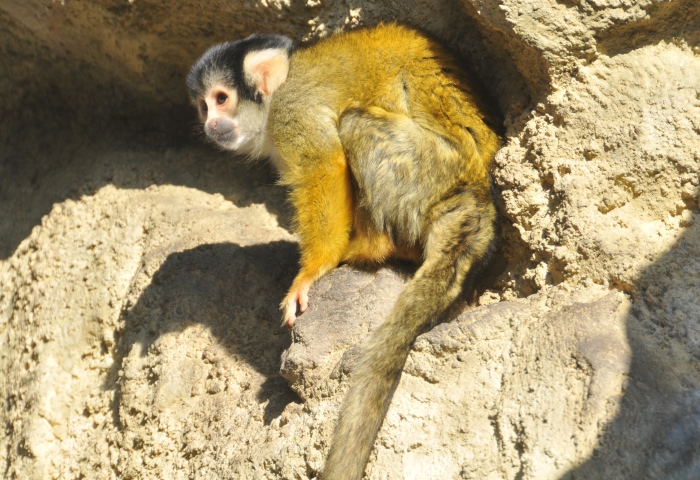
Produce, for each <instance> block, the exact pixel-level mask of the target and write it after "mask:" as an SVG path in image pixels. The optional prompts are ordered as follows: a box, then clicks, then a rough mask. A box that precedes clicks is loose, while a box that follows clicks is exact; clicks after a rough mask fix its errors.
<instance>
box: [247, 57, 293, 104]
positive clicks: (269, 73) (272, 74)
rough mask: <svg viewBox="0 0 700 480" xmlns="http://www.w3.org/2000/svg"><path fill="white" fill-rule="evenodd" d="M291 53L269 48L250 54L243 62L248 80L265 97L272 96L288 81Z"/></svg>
mask: <svg viewBox="0 0 700 480" xmlns="http://www.w3.org/2000/svg"><path fill="white" fill-rule="evenodd" d="M288 55H289V52H288V51H287V50H286V49H278V48H268V49H266V50H257V51H254V52H250V53H249V54H248V55H246V56H245V59H244V60H243V71H244V72H245V75H246V77H247V80H248V81H249V82H250V83H251V84H252V85H253V86H255V88H256V89H257V90H258V91H259V92H260V93H262V94H263V95H271V94H273V93H275V91H277V89H278V88H280V87H281V86H282V84H283V83H284V81H285V80H287V73H289V56H288Z"/></svg>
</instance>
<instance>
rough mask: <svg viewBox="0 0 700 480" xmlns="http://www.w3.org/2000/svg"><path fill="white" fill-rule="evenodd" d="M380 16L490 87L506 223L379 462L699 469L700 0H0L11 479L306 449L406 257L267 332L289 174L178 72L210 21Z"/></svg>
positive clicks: (258, 468) (242, 467)
mask: <svg viewBox="0 0 700 480" xmlns="http://www.w3.org/2000/svg"><path fill="white" fill-rule="evenodd" d="M382 20H383V21H388V20H397V21H400V22H402V23H408V24H411V25H416V26H419V27H421V28H422V29H424V30H425V31H427V32H429V33H430V34H432V35H434V36H435V37H436V38H438V39H439V40H441V41H442V42H444V43H445V44H447V45H448V46H450V47H451V48H452V49H453V50H454V51H455V52H457V53H458V55H460V56H462V57H463V58H464V59H465V65H468V66H470V67H471V68H473V69H474V71H475V72H476V74H477V75H478V76H479V77H480V78H481V79H482V80H483V82H484V84H485V87H486V90H487V91H488V93H489V94H490V95H491V96H492V97H493V99H495V103H496V104H497V106H498V107H500V110H501V111H502V113H503V126H504V144H503V148H502V149H501V150H500V151H499V153H498V154H497V156H496V159H495V162H494V167H493V172H492V174H493V179H494V183H495V187H496V194H497V203H498V209H499V213H500V215H501V232H500V238H501V242H500V247H499V250H498V252H497V254H496V255H495V256H494V259H493V261H492V263H491V266H490V267H488V268H487V269H486V270H485V271H484V272H483V273H482V275H481V276H482V277H483V279H482V284H481V285H479V289H478V293H477V294H476V295H471V294H470V293H469V292H466V295H465V298H478V301H476V302H472V303H473V304H471V305H467V303H466V302H464V301H460V302H458V305H456V306H455V308H454V310H453V311H452V312H451V315H450V318H449V319H448V320H449V321H447V322H445V323H442V324H440V325H438V326H437V327H435V328H434V329H433V330H431V331H430V332H428V333H426V334H424V335H422V336H421V337H420V338H419V339H418V341H417V342H416V344H415V345H414V347H413V350H412V351H411V354H410V356H409V359H408V362H407V364H406V368H405V370H404V373H403V375H402V378H401V381H400V384H399V386H398V388H397V390H396V392H395V395H394V398H393V400H392V403H391V406H390V408H389V411H388V413H387V417H386V420H385V422H384V425H383V427H382V429H381V431H380V433H379V436H378V438H377V441H376V443H375V448H374V451H373V454H372V457H371V459H370V464H369V466H368V469H367V478H369V479H380V478H388V479H412V478H415V479H432V478H435V479H438V478H439V479H448V478H474V479H501V478H504V479H538V480H539V479H555V478H556V479H574V478H575V479H598V478H609V479H636V478H650V479H688V478H696V477H698V465H699V464H700V460H698V459H699V458H700V457H699V452H698V448H697V445H698V422H699V419H700V416H699V411H700V410H699V409H698V392H699V391H700V373H698V372H700V353H699V352H700V323H699V319H700V300H698V299H700V252H698V248H700V247H699V245H700V224H699V223H698V222H697V221H696V220H697V217H698V215H700V213H698V205H699V203H700V202H699V188H700V176H699V175H698V172H699V171H700V135H698V134H699V133H700V120H699V119H700V103H699V101H698V98H699V95H700V93H699V92H700V59H699V57H698V54H699V53H700V50H699V49H700V46H699V45H700V33H699V32H698V29H697V25H698V22H700V3H698V2H696V1H695V0H674V1H654V2H630V1H624V0H623V1H614V2H612V1H605V0H580V1H577V2H573V3H572V2H568V3H567V2H563V3H562V2H555V1H544V2H538V3H536V4H535V3H533V2H528V1H524V0H505V1H501V2H496V1H493V0H479V1H464V2H442V1H438V2H423V1H411V2H404V3H401V4H399V3H398V2H388V3H376V2H366V1H360V2H359V3H357V4H353V5H352V8H349V6H348V5H347V4H346V3H343V2H318V1H315V0H309V1H307V2H301V3H300V2H296V3H295V2H284V1H267V0H265V1H261V2H244V1H234V2H222V1H219V0H216V1H213V2H208V3H207V4H206V5H204V4H202V3H199V2H180V3H178V6H177V8H173V5H172V4H171V2H166V1H165V0H148V1H146V0H135V1H129V2H126V1H125V2H121V3H120V2H110V1H107V0H95V1H93V2H76V1H72V2H61V3H59V2H51V1H49V0H28V1H25V2H0V25H2V29H0V38H2V40H3V41H1V42H0V56H1V57H2V58H3V62H2V63H1V64H0V92H3V93H4V95H2V96H1V97H0V98H1V100H0V211H1V212H2V214H0V395H1V396H2V398H3V400H4V404H3V405H4V408H2V409H0V422H1V423H2V425H3V426H4V435H0V476H2V477H3V478H18V479H25V478H26V479H44V478H61V479H64V478H65V479H70V478H81V477H82V478H94V479H113V478H125V479H128V478H139V479H161V478H173V479H179V478H198V479H199V478H201V479H209V478H211V479H221V478H231V479H234V478H235V479H239V478H240V479H244V478H264V479H272V478H280V479H282V478H295V479H304V478H316V477H317V476H318V473H319V472H320V471H321V469H322V466H323V460H324V457H325V454H326V453H327V451H328V447H329V441H330V438H331V434H332V430H333V427H334V422H335V419H336V416H337V413H338V408H339V405H340V403H341V402H342V400H343V394H344V392H345V391H346V389H347V386H348V383H349V381H351V380H352V376H353V367H354V364H355V362H356V360H357V357H358V355H359V352H360V351H361V348H362V344H363V341H364V339H365V338H366V337H367V336H368V335H369V334H370V333H371V331H372V330H373V329H374V328H376V326H377V325H379V324H380V322H381V321H382V319H383V318H385V317H386V315H387V313H388V311H389V310H390V309H391V307H392V304H393V302H394V300H395V298H396V296H397V295H398V293H399V292H400V291H401V289H402V288H403V286H404V284H405V282H406V281H407V279H408V278H410V275H411V271H410V269H407V268H406V267H405V266H403V265H391V266H389V267H385V268H379V269H377V270H376V271H373V270H366V271H365V270H358V269H354V268H351V267H348V266H343V267H340V268H338V269H336V270H335V271H334V272H332V273H330V274H329V275H328V276H326V277H325V278H323V279H322V280H321V281H320V282H318V283H317V284H316V285H315V286H314V288H313V289H312V292H311V307H310V309H309V310H308V311H307V312H306V313H305V314H303V315H301V316H300V318H299V320H298V323H297V326H296V327H295V328H294V330H293V331H292V332H291V335H290V334H289V333H288V332H287V331H286V330H282V329H280V328H279V322H280V314H279V311H278V307H277V305H278V304H279V301H280V299H281V298H282V297H283V295H284V292H285V291H286V289H287V288H288V286H289V284H290V282H291V280H292V278H293V277H294V275H295V273H296V269H297V260H298V253H297V247H296V245H295V237H294V236H293V235H292V233H290V231H291V225H292V219H291V213H290V210H289V206H288V205H287V203H286V200H285V191H284V189H283V188H282V187H278V186H275V185H274V183H275V181H276V178H275V174H274V172H272V171H271V170H270V169H269V167H266V166H256V165H250V164H245V163H243V162H240V161H238V160H237V159H232V158H230V156H229V155H227V154H224V153H220V152H214V151H212V149H210V148H209V147H207V146H205V145H203V144H202V143H201V139H200V138H199V137H197V134H195V135H193V134H192V132H193V130H194V128H193V125H194V122H195V116H194V113H193V112H192V109H191V107H190V106H189V105H188V104H187V98H186V92H185V88H184V82H183V78H184V76H185V74H186V72H187V70H188V68H189V66H190V64H191V62H192V61H193V60H194V59H195V58H196V57H197V56H198V55H199V54H200V53H201V52H202V51H204V50H205V49H206V48H207V47H208V46H210V45H211V44H213V43H215V42H218V41H223V40H230V39H235V38H240V37H242V36H244V35H247V34H249V33H253V32H255V31H261V30H266V31H276V32H280V33H285V34H288V35H290V36H292V37H294V39H295V40H297V41H309V40H313V39H315V38H318V37H323V36H325V35H329V34H332V33H333V32H334V31H336V30H341V29H346V28H355V27H358V26H363V25H372V24H374V23H376V22H378V21H382ZM484 290H485V291H484Z"/></svg>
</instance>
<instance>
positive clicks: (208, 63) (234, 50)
mask: <svg viewBox="0 0 700 480" xmlns="http://www.w3.org/2000/svg"><path fill="white" fill-rule="evenodd" d="M268 48H277V49H284V50H287V52H289V53H290V54H291V52H292V49H293V43H292V40H291V39H290V38H288V37H285V36H283V35H275V34H272V33H264V34H260V35H257V34H256V35H251V36H249V37H247V38H244V39H242V40H236V41H235V42H226V43H221V44H219V45H215V46H213V47H211V48H210V49H209V50H207V51H206V52H205V53H204V55H202V56H201V57H200V58H199V60H197V61H196V62H195V64H194V65H193V66H192V69H191V70H190V73H189V75H187V88H188V89H189V93H190V97H191V98H192V99H193V100H194V99H196V98H198V97H199V96H201V95H204V94H205V93H206V91H207V90H208V89H209V87H210V86H211V85H212V83H214V82H223V83H225V84H226V85H228V86H230V87H233V88H235V89H236V90H237V91H238V96H239V98H240V99H242V100H250V101H254V102H256V103H261V102H262V97H261V95H260V93H259V92H257V91H256V89H255V86H253V85H248V84H247V83H246V81H245V74H244V72H243V60H244V59H245V56H246V55H247V54H248V53H250V52H255V51H258V50H267V49H268Z"/></svg>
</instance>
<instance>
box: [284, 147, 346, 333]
mask: <svg viewBox="0 0 700 480" xmlns="http://www.w3.org/2000/svg"><path fill="white" fill-rule="evenodd" d="M302 177H303V181H301V182H298V183H297V182H292V183H291V187H292V192H291V196H290V197H291V201H292V204H293V205H294V209H295V211H296V217H295V221H296V230H297V233H298V234H299V238H300V249H301V270H300V271H299V274H298V275H297V276H296V278H295V279H294V283H293V284H292V287H291V288H290V289H289V293H288V294H287V296H286V297H285V298H284V300H283V301H282V304H281V305H280V308H281V309H282V312H283V321H282V325H286V326H287V327H288V328H292V326H293V325H294V322H295V321H296V310H297V304H298V305H299V310H300V311H301V312H304V311H305V310H306V308H307V306H308V303H309V287H311V284H312V283H313V282H314V281H315V280H316V279H318V278H319V277H321V276H322V275H324V274H326V273H327V272H328V271H330V270H332V269H333V268H335V267H336V266H338V264H339V263H340V262H341V260H342V258H343V254H344V252H345V251H346V249H347V246H348V242H349V238H350V231H351V229H352V221H353V198H352V190H351V185H350V175H349V172H348V167H347V163H346V162H345V155H344V154H343V152H342V151H338V152H337V153H336V154H335V155H333V156H332V157H331V158H329V159H327V161H326V162H324V163H318V164H316V165H315V168H313V169H311V168H309V169H307V170H306V171H305V172H304V173H303V175H302Z"/></svg>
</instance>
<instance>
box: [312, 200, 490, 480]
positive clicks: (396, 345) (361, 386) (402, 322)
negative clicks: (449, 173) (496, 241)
mask: <svg viewBox="0 0 700 480" xmlns="http://www.w3.org/2000/svg"><path fill="white" fill-rule="evenodd" d="M489 195H490V193H487V194H486V196H484V195H483V194H482V195H475V194H474V192H473V191H463V192H462V193H461V194H459V195H456V196H455V197H452V198H450V199H448V200H446V201H445V202H444V203H443V204H441V205H439V206H438V207H436V209H437V210H438V211H437V212H435V209H434V210H433V212H434V213H436V215H435V217H437V220H436V221H434V222H433V224H432V227H431V231H430V234H429V236H428V241H427V242H426V246H425V251H426V256H425V261H424V262H423V265H422V266H421V267H420V268H419V269H418V271H417V272H416V274H415V276H414V277H413V279H412V280H411V281H410V282H409V284H408V285H407V286H406V289H405V290H404V291H403V292H402V293H401V295H400V296H399V299H398V301H397V302H396V305H395V306H394V308H393V310H392V311H391V313H390V314H389V317H388V318H387V320H386V321H385V322H384V323H383V324H382V325H381V326H380V327H379V328H377V330H376V331H375V333H374V334H373V336H372V337H371V338H370V340H369V342H368V344H367V345H366V347H365V351H364V352H363V355H362V358H361V360H360V362H359V365H358V367H357V368H356V370H355V372H354V374H353V383H352V385H351V387H350V390H349V391H348V393H347V396H346V398H345V401H344V402H343V405H342V407H341V410H340V416H339V418H338V423H337V425H336V429H335V433H334V436H333V442H332V444H331V450H330V453H329V456H328V459H327V460H326V464H325V467H324V470H323V479H324V480H359V479H361V478H362V474H363V472H364V470H365V466H366V465H367V460H368V459H369V455H370V452H371V451H372V446H373V445H374V440H375V438H376V436H377V433H378V432H379V428H380V427H381V425H382V421H383V420H384V415H385V413H386V410H387V409H388V407H389V404H390V402H391V398H392V396H393V393H394V390H395V389H396V386H397V385H398V382H399V378H400V376H401V371H402V370H403V367H404V364H405V363H406V358H407V357H408V353H409V351H410V349H411V345H412V344H413V342H414V341H415V339H416V338H417V337H418V335H420V334H421V333H423V332H425V331H426V330H427V329H428V328H430V327H431V326H432V325H433V324H434V323H435V322H436V321H437V320H438V319H439V317H440V316H441V315H442V314H444V313H445V311H446V310H447V309H448V308H449V307H450V305H451V304H452V303H453V302H454V300H455V299H456V298H457V297H458V296H459V294H460V292H461V289H462V284H463V282H464V279H465V277H466V275H467V273H468V272H469V270H470V269H471V268H472V266H473V265H474V264H475V263H476V262H478V261H479V260H481V259H482V258H484V257H485V256H486V254H487V253H488V251H489V249H490V247H491V243H492V240H493V237H494V220H495V209H494V207H493V205H492V204H491V201H490V197H489ZM435 217H434V218H435Z"/></svg>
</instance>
